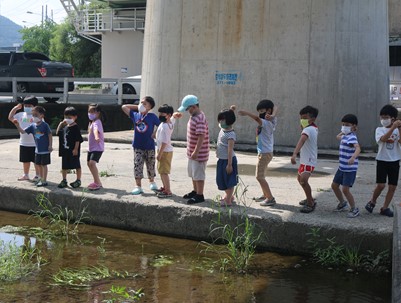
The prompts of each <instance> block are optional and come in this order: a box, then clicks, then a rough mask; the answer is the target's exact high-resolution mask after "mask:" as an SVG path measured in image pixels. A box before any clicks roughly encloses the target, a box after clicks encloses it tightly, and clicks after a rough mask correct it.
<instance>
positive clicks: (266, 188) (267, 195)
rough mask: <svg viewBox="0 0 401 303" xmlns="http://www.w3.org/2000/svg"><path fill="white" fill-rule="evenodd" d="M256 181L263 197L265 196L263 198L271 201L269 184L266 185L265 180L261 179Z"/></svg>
mask: <svg viewBox="0 0 401 303" xmlns="http://www.w3.org/2000/svg"><path fill="white" fill-rule="evenodd" d="M256 180H258V182H259V185H260V187H261V188H262V192H263V195H264V196H265V198H267V199H269V200H271V199H273V194H272V192H271V190H270V186H269V183H267V181H266V179H265V178H263V179H258V178H256Z"/></svg>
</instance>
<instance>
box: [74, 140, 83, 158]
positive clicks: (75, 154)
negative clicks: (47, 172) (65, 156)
mask: <svg viewBox="0 0 401 303" xmlns="http://www.w3.org/2000/svg"><path fill="white" fill-rule="evenodd" d="M80 144H81V142H79V141H76V142H75V146H74V149H73V150H72V155H73V156H78V151H79V145H80Z"/></svg>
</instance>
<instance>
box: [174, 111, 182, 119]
mask: <svg viewBox="0 0 401 303" xmlns="http://www.w3.org/2000/svg"><path fill="white" fill-rule="evenodd" d="M173 117H174V118H175V119H179V118H181V117H182V113H180V112H175V113H174V114H173Z"/></svg>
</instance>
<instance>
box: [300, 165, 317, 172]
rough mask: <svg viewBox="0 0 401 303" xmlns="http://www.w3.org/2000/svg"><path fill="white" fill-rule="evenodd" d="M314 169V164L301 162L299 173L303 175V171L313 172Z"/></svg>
mask: <svg viewBox="0 0 401 303" xmlns="http://www.w3.org/2000/svg"><path fill="white" fill-rule="evenodd" d="M314 170H315V167H314V166H311V165H305V164H301V165H299V168H298V175H302V174H303V173H310V174H312V172H313V171H314Z"/></svg>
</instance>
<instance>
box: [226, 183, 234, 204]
mask: <svg viewBox="0 0 401 303" xmlns="http://www.w3.org/2000/svg"><path fill="white" fill-rule="evenodd" d="M225 193H226V197H225V200H226V204H227V205H231V204H232V202H233V200H234V196H233V194H234V187H231V188H227V189H226V190H225Z"/></svg>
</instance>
